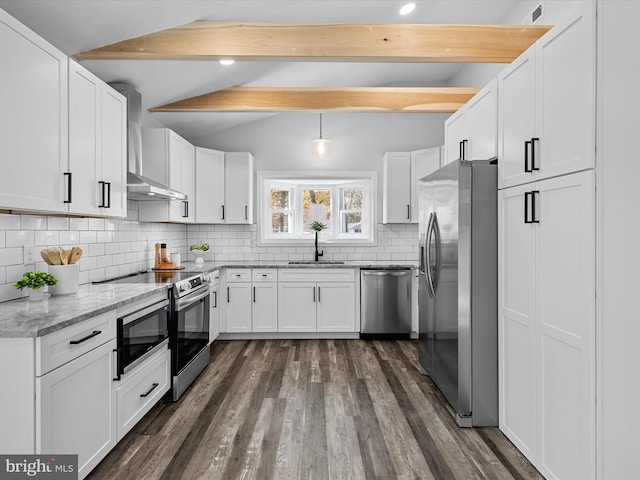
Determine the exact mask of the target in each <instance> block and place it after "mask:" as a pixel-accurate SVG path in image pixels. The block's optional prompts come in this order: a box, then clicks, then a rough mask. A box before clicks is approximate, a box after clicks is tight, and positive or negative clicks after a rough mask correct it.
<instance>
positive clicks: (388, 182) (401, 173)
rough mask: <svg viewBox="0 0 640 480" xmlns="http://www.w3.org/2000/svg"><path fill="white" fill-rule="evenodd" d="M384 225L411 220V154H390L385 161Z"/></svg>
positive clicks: (383, 191) (383, 190)
mask: <svg viewBox="0 0 640 480" xmlns="http://www.w3.org/2000/svg"><path fill="white" fill-rule="evenodd" d="M383 169H384V172H383V177H384V178H383V182H384V185H383V187H382V223H409V222H410V220H411V154H410V153H409V152H389V153H386V154H385V156H384V159H383Z"/></svg>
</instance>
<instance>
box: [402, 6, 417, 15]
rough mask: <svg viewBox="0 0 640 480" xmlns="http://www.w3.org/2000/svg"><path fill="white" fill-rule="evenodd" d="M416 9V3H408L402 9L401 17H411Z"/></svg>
mask: <svg viewBox="0 0 640 480" xmlns="http://www.w3.org/2000/svg"><path fill="white" fill-rule="evenodd" d="M415 8H416V4H415V3H407V4H406V5H404V6H403V7H402V8H401V9H400V15H409V14H410V13H411V12H413V11H414V10H415Z"/></svg>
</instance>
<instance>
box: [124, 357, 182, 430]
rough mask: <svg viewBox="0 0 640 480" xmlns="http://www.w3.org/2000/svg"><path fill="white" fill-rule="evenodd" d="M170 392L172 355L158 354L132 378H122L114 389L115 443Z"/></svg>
mask: <svg viewBox="0 0 640 480" xmlns="http://www.w3.org/2000/svg"><path fill="white" fill-rule="evenodd" d="M170 388H171V352H170V351H169V349H168V348H165V349H163V350H160V351H159V352H157V353H156V354H154V355H153V356H151V357H150V358H149V359H147V360H145V362H144V363H143V364H141V365H140V366H139V367H137V368H136V369H135V371H134V372H132V373H131V374H125V375H123V377H122V380H121V382H120V383H119V384H117V387H116V402H117V403H116V404H117V412H118V413H117V433H118V441H120V440H122V438H123V437H124V436H125V435H126V434H127V433H128V432H129V430H131V429H132V428H133V427H134V426H135V424H136V423H138V422H139V421H140V420H141V419H142V417H144V416H145V415H146V413H147V412H148V411H149V410H150V409H151V407H153V406H154V405H155V404H156V403H157V402H158V401H159V400H160V399H161V398H162V396H163V395H164V394H165V393H167V392H168V391H169V389H170Z"/></svg>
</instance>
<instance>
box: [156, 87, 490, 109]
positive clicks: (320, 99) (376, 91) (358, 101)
mask: <svg viewBox="0 0 640 480" xmlns="http://www.w3.org/2000/svg"><path fill="white" fill-rule="evenodd" d="M479 90H480V89H479V88H455V87H371V88H360V87H358V88H286V87H283V88H260V87H254V88H240V87H235V88H228V89H225V90H218V91H216V92H211V93H207V94H204V95H199V96H197V97H191V98H187V99H184V100H180V101H177V102H174V103H169V104H167V105H162V106H160V107H155V108H151V109H149V111H150V112H287V111H289V112H295V111H300V112H302V111H306V112H331V111H342V112H412V113H451V112H455V111H457V110H458V109H459V108H460V107H461V106H462V105H464V104H465V103H466V102H467V101H468V100H469V99H470V98H471V97H473V96H474V95H475V94H476V93H477V92H478V91H479Z"/></svg>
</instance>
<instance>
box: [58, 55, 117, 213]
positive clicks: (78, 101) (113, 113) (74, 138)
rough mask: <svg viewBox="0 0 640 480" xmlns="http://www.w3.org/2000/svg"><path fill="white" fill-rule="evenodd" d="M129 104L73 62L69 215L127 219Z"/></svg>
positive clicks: (70, 79) (70, 77) (68, 185)
mask: <svg viewBox="0 0 640 480" xmlns="http://www.w3.org/2000/svg"><path fill="white" fill-rule="evenodd" d="M126 123H127V102H126V99H125V98H124V97H123V96H122V95H121V94H120V93H118V92H117V91H115V90H114V89H113V88H111V87H110V86H109V85H107V84H106V83H105V82H103V81H102V80H100V79H99V78H98V77H96V76H95V75H93V74H92V73H91V72H89V71H88V70H87V69H85V68H84V67H82V66H81V65H79V64H78V63H76V62H74V61H73V60H70V61H69V164H68V168H67V173H66V174H65V175H67V176H68V178H67V194H66V196H67V198H66V199H65V200H66V201H67V202H68V203H67V206H68V213H74V214H86V215H101V216H111V217H125V216H126V215H127V191H126V189H127V184H126V181H127V180H126V175H127V125H126Z"/></svg>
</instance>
